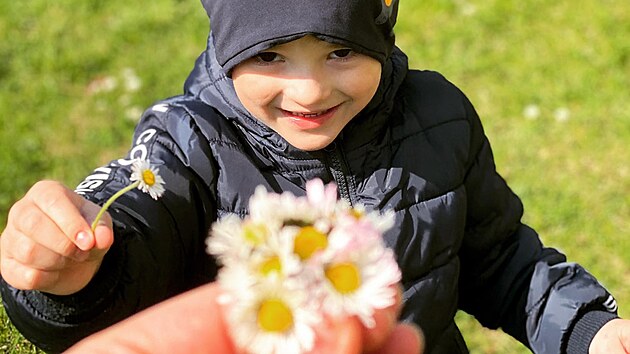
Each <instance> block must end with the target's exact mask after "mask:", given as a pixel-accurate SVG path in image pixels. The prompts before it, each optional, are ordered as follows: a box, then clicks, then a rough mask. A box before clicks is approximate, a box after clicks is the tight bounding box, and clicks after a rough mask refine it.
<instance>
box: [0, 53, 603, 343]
mask: <svg viewBox="0 0 630 354" xmlns="http://www.w3.org/2000/svg"><path fill="white" fill-rule="evenodd" d="M214 58H215V57H214V52H213V49H212V45H211V44H210V45H209V49H208V51H207V52H206V53H204V54H203V55H202V56H201V57H200V58H199V60H198V62H197V64H196V67H195V69H194V70H193V72H192V74H191V76H190V77H189V79H188V81H187V83H186V93H185V94H184V95H182V96H178V97H174V98H172V99H169V100H166V101H163V102H160V103H159V104H157V105H155V106H154V107H152V108H151V109H149V110H148V111H147V112H146V113H145V115H144V117H143V119H142V121H141V123H140V124H139V126H138V128H137V131H136V134H135V137H134V145H133V147H132V148H131V150H130V153H129V156H127V157H126V158H125V159H121V160H116V161H113V162H112V163H110V164H109V165H107V166H105V167H101V168H99V169H97V170H95V171H94V173H93V174H92V175H91V176H89V177H88V178H87V179H86V180H85V181H84V182H83V183H81V184H80V185H79V186H78V188H77V192H78V193H80V194H83V195H85V197H86V198H89V199H91V200H93V201H96V202H98V203H102V202H103V201H104V200H105V199H107V198H108V197H109V196H110V195H112V194H113V193H114V192H115V191H117V190H119V189H121V188H122V187H123V186H125V185H127V184H128V183H129V180H128V176H129V174H130V172H129V168H128V166H129V160H130V159H131V158H148V159H150V160H151V162H152V163H154V164H158V165H159V168H160V174H161V175H162V176H163V178H164V179H165V180H166V183H167V192H166V194H165V196H164V197H163V198H161V199H160V200H159V201H154V200H152V199H151V198H150V197H149V196H148V195H146V194H142V193H141V192H139V191H134V192H130V193H127V194H125V195H124V196H123V197H122V198H120V199H119V201H118V202H117V203H116V204H115V205H114V206H113V208H112V209H111V213H112V216H113V218H114V221H115V229H116V241H115V244H114V246H113V247H112V249H111V250H110V252H109V253H108V254H107V256H106V259H105V261H104V264H103V266H102V268H101V270H100V271H99V273H98V274H97V276H96V278H95V279H94V280H93V281H92V282H91V283H90V284H89V285H88V286H87V287H86V288H85V289H83V290H82V291H80V292H79V293H77V294H75V295H72V296H65V297H60V296H51V295H47V294H43V293H39V292H29V291H18V290H15V289H13V288H11V287H10V286H8V285H7V284H6V283H4V282H3V284H2V295H3V300H4V304H5V306H6V309H7V311H8V313H9V315H10V317H11V319H12V321H13V322H14V323H15V325H16V326H17V327H18V328H19V329H20V330H21V331H22V332H23V333H24V335H25V336H26V337H27V338H29V339H30V340H32V341H33V342H34V343H36V344H38V345H39V346H41V347H42V348H45V349H47V350H50V351H59V350H63V349H64V348H66V347H67V346H69V345H71V344H72V343H74V342H75V341H77V340H79V339H80V338H82V337H84V336H86V335H88V334H90V333H92V332H94V331H96V330H98V329H101V328H103V327H105V326H107V325H109V324H112V323H114V322H116V321H118V320H121V319H123V318H125V317H127V316H129V315H131V314H133V313H135V312H137V311H139V310H141V309H143V308H145V307H147V306H149V305H152V304H154V303H155V302H158V301H160V300H162V299H164V298H166V297H168V296H171V295H174V294H176V293H178V292H181V291H184V290H186V289H189V288H191V287H194V286H196V285H198V284H201V283H203V282H207V281H210V280H212V279H213V277H214V276H215V274H216V266H215V264H214V262H213V261H212V259H211V258H210V257H208V256H207V255H206V253H205V245H204V239H205V238H206V234H207V231H208V229H209V226H210V225H211V223H212V222H213V221H214V220H216V219H217V217H219V218H220V217H222V216H224V215H227V214H233V213H234V214H238V215H241V216H242V215H245V214H247V212H248V211H247V201H248V199H249V197H250V196H251V195H252V194H253V192H254V189H255V187H256V186H257V185H260V184H262V185H264V186H266V187H267V188H268V189H269V190H272V191H276V192H280V191H291V192H293V193H296V194H299V195H301V194H304V185H305V182H306V181H307V180H309V179H311V178H315V177H319V178H321V179H323V180H324V181H325V182H330V181H334V182H336V183H337V185H338V187H339V191H340V194H341V196H342V197H343V198H345V199H347V200H348V201H350V202H351V203H353V204H357V203H362V204H364V205H366V206H367V207H368V208H369V209H393V210H395V212H396V225H395V227H394V228H393V229H392V230H391V231H390V232H388V233H387V235H386V240H387V243H388V245H389V246H390V247H392V248H393V249H394V250H395V252H396V255H397V257H398V262H399V264H400V267H401V268H402V271H403V285H404V289H405V291H404V299H405V307H404V311H403V314H402V317H403V319H405V320H408V321H413V322H415V323H417V324H419V325H420V327H422V329H423V330H424V333H425V335H426V338H427V346H428V350H427V353H465V352H467V349H466V346H465V343H464V341H463V339H462V337H461V335H460V333H459V330H458V329H457V327H456V326H455V323H454V320H453V317H454V315H455V313H456V311H457V310H458V309H463V310H465V311H467V312H469V313H471V314H473V315H474V316H476V317H477V318H478V319H479V320H480V321H481V322H482V323H483V324H484V325H485V326H488V327H490V328H498V327H501V328H503V329H504V330H505V331H506V332H508V333H510V334H511V335H513V336H514V337H516V338H517V339H518V340H520V341H521V342H523V343H525V344H526V345H528V346H530V347H531V348H532V349H534V350H535V351H536V352H538V353H560V352H563V351H564V350H565V349H566V348H567V345H568V343H569V336H570V334H571V333H574V334H578V335H576V336H572V340H571V343H572V344H571V345H577V347H580V345H584V343H580V342H579V341H580V340H584V341H586V343H588V340H590V338H592V336H593V335H594V333H595V331H596V330H597V329H598V328H600V327H601V326H602V325H603V323H605V322H606V321H608V320H610V319H611V318H614V317H615V314H614V311H615V310H614V309H613V308H611V307H612V306H609V307H606V306H605V305H611V304H612V303H614V300H612V298H610V295H609V294H608V293H607V291H606V290H605V289H604V288H602V287H601V286H600V285H599V284H598V282H597V281H596V280H595V279H594V278H593V277H592V276H590V275H589V274H588V273H587V272H586V271H584V270H583V269H582V268H581V267H580V266H578V265H576V264H570V263H566V262H565V257H564V256H563V255H562V254H560V253H558V252H557V251H555V250H553V249H548V248H543V246H542V245H541V243H540V241H539V239H538V236H537V234H536V233H535V232H534V231H533V230H532V229H531V228H529V227H527V226H525V225H523V224H522V223H521V221H520V219H521V215H522V205H521V202H520V201H519V199H518V198H517V196H516V195H514V194H513V193H512V191H511V190H510V189H509V188H508V186H507V185H506V183H505V181H504V180H503V179H502V178H501V177H500V176H499V175H498V174H497V173H496V172H495V166H494V162H493V157H492V153H491V149H490V144H489V143H488V140H487V139H486V137H485V136H484V133H483V130H482V126H481V123H480V121H479V119H478V117H477V114H476V113H475V110H474V109H473V107H472V105H471V104H470V103H469V101H468V100H467V99H466V97H465V96H464V95H463V94H462V93H461V92H460V91H459V90H458V89H457V88H456V87H454V86H453V85H452V84H450V83H449V82H448V81H446V80H445V79H444V78H443V77H442V76H440V75H439V74H436V73H433V72H420V71H408V70H407V61H406V57H405V56H404V54H402V53H401V52H400V51H398V50H396V51H395V53H394V54H393V56H392V58H391V59H390V61H389V62H388V63H387V64H386V65H385V67H384V70H383V72H384V74H383V78H384V79H383V80H382V82H381V85H380V88H379V90H378V92H377V94H376V96H375V98H374V99H373V100H372V102H371V103H370V104H369V105H368V107H366V109H365V110H364V111H363V112H361V113H360V115H359V116H357V117H356V118H355V119H354V120H353V121H352V122H351V123H350V124H349V125H348V126H347V127H346V128H345V129H344V130H343V132H342V134H341V135H340V136H339V137H338V138H337V139H336V140H335V141H334V142H333V143H332V144H331V145H330V146H328V147H327V148H325V149H323V150H321V151H314V152H304V151H299V150H296V149H295V148H293V147H292V146H290V145H288V144H287V143H286V141H284V140H283V139H282V138H281V137H280V136H278V135H277V134H276V133H275V132H273V131H271V130H270V129H268V128H266V127H265V126H263V125H261V124H260V123H258V122H257V121H256V120H255V119H254V118H252V117H251V116H249V115H248V113H247V112H246V111H245V110H244V109H243V107H242V106H241V104H240V103H239V101H238V99H237V98H236V95H235V92H234V90H233V87H232V85H231V80H230V79H229V78H227V77H225V76H223V75H221V74H220V70H218V67H217V64H216V61H215V59H214ZM607 311H608V312H607ZM578 319H581V320H580V321H577V320H578ZM576 321H577V322H576ZM576 323H578V325H576ZM574 328H575V329H574ZM575 339H577V341H575V342H574V340H575Z"/></svg>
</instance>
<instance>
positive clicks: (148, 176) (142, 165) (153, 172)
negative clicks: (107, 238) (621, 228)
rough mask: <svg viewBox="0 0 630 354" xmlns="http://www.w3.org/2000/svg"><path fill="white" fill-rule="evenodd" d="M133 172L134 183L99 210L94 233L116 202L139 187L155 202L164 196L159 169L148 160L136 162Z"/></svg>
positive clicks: (111, 198) (116, 194) (110, 198)
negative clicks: (104, 215)
mask: <svg viewBox="0 0 630 354" xmlns="http://www.w3.org/2000/svg"><path fill="white" fill-rule="evenodd" d="M131 172H132V173H131V176H130V180H131V182H132V183H131V184H130V185H128V186H126V187H125V188H123V189H121V190H119V191H118V192H116V193H114V195H112V196H111V197H109V199H107V201H105V203H104V204H103V206H101V210H99V212H98V214H97V215H96V218H94V220H93V221H92V232H94V231H95V230H96V226H97V225H98V223H99V221H100V220H101V217H102V216H103V214H105V211H107V209H108V208H109V207H110V206H111V205H112V204H113V203H114V201H115V200H116V199H118V198H119V197H120V196H121V195H123V194H125V193H127V192H129V191H130V190H132V189H134V188H136V187H137V188H138V189H140V190H142V191H143V192H144V193H149V195H151V197H152V198H153V199H155V200H157V199H158V198H159V197H161V196H162V194H164V191H165V189H164V179H162V177H161V176H160V175H159V174H158V172H159V169H157V168H153V167H151V164H150V163H149V161H148V160H135V161H134V163H133V165H132V166H131Z"/></svg>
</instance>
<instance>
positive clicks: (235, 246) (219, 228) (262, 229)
mask: <svg viewBox="0 0 630 354" xmlns="http://www.w3.org/2000/svg"><path fill="white" fill-rule="evenodd" d="M272 232H273V230H271V229H270V227H269V225H267V224H264V223H256V222H253V221H251V220H249V219H247V220H241V218H239V217H238V216H236V215H228V216H226V217H224V218H222V219H221V220H219V221H217V222H215V223H214V224H213V225H212V228H211V230H210V236H209V237H208V238H207V239H206V246H207V251H208V253H210V254H211V255H213V256H215V257H217V259H218V260H219V261H220V262H221V263H223V264H226V263H227V262H229V261H228V260H229V259H235V260H239V259H247V258H248V257H249V256H250V255H251V253H252V252H253V250H254V249H255V248H258V247H264V245H265V243H266V242H268V240H269V239H270V238H271V237H270V235H271V234H272Z"/></svg>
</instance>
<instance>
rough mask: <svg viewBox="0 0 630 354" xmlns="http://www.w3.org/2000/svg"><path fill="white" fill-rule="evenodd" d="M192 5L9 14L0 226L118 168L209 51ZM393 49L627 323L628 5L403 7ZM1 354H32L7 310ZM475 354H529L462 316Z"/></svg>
mask: <svg viewBox="0 0 630 354" xmlns="http://www.w3.org/2000/svg"><path fill="white" fill-rule="evenodd" d="M207 28H208V23H207V19H206V15H205V13H204V11H203V9H202V7H201V5H200V4H199V2H198V1H195V0H179V1H176V0H153V1H136V2H129V1H122V0H109V1H101V0H60V1H56V2H52V1H45V0H28V1H1V2H0V226H1V227H2V228H4V225H5V224H6V218H7V213H8V210H9V208H10V206H11V204H12V203H13V202H14V201H15V200H17V199H18V198H20V197H21V196H22V195H23V194H24V193H25V192H26V191H27V189H28V188H29V186H30V185H32V184H33V183H34V182H35V181H37V180H40V179H57V180H61V181H64V182H65V183H67V184H68V185H70V186H74V185H76V184H77V183H78V182H79V181H80V180H81V179H82V177H83V176H85V175H86V174H88V173H89V172H90V171H91V170H92V169H93V168H94V167H96V166H98V165H100V164H103V163H105V162H107V161H109V160H110V159H112V158H117V157H119V156H120V155H121V154H123V153H124V152H125V151H126V149H127V147H128V146H129V145H130V143H131V133H132V129H133V127H134V125H135V123H136V121H137V118H138V117H139V115H140V114H141V112H142V110H143V109H144V108H146V107H148V106H150V105H151V104H152V102H154V101H156V100H158V99H161V98H164V97H168V96H171V95H175V94H178V93H180V92H181V87H182V85H183V81H184V79H185V77H186V75H187V74H188V72H189V70H190V68H191V67H192V64H193V61H194V59H195V58H196V56H197V55H198V53H199V52H200V51H201V50H202V49H203V48H204V46H205V39H206V35H207ZM396 33H397V41H398V44H399V46H401V47H402V48H403V50H405V51H406V52H407V54H408V55H409V56H410V65H411V66H412V67H413V68H423V69H432V70H437V71H439V72H441V73H442V74H444V75H445V76H446V77H447V78H448V79H449V80H451V81H452V82H454V83H455V84H456V85H457V86H459V87H460V88H461V89H462V90H463V91H464V92H465V93H467V95H468V96H469V98H470V99H471V101H472V102H473V103H474V104H475V106H476V108H477V110H478V112H479V114H480V116H481V117H482V120H483V122H484V124H485V129H486V133H487V135H488V136H489V138H490V140H491V142H492V145H493V148H494V151H495V157H496V162H497V166H498V170H499V171H500V172H501V173H502V174H503V175H504V177H505V178H506V179H507V180H508V182H509V183H510V185H511V187H512V188H513V189H514V190H515V191H516V193H518V194H519V195H520V196H521V197H522V199H523V202H524V204H525V210H526V212H525V222H527V223H529V224H530V225H532V226H533V227H534V228H536V229H537V230H538V231H539V233H540V234H541V237H542V239H543V240H544V242H545V243H546V244H548V245H550V246H554V247H557V248H559V249H561V250H562V251H564V252H565V253H567V254H568V255H569V258H570V259H571V260H574V261H579V262H580V263H581V264H583V265H584V266H585V267H587V268H588V269H589V270H590V271H591V272H592V273H593V274H595V275H596V276H597V277H598V278H599V279H600V280H601V282H602V283H603V284H604V285H605V286H606V287H608V288H609V289H610V290H611V291H612V292H613V293H614V294H616V296H617V297H618V299H619V305H620V313H621V315H622V316H624V317H630V239H629V237H630V2H628V1H627V0H574V1H571V0H560V1H543V0H521V1H512V0H483V1H482V0H475V1H473V0H470V1H465V0H449V1H446V0H432V1H420V0H417V1H414V0H402V4H401V6H400V14H399V23H398V25H397V31H396ZM0 321H1V322H2V324H1V326H0V352H7V353H36V352H37V350H36V349H34V348H33V347H32V346H31V345H29V344H28V342H27V341H25V340H24V339H23V338H22V337H21V336H20V335H19V334H18V333H17V332H16V331H15V330H14V328H13V327H12V326H11V325H10V323H9V321H8V320H7V318H6V315H5V314H4V312H3V311H0ZM458 323H459V325H460V327H461V328H462V330H463V331H464V336H465V338H466V341H467V342H468V345H469V346H470V349H471V352H472V353H526V352H527V351H526V350H525V349H524V347H522V346H521V345H520V344H518V343H516V342H515V341H514V340H512V339H510V338H509V337H507V336H506V335H503V334H501V333H500V332H494V331H488V330H485V329H483V328H481V327H480V326H479V325H477V324H476V322H475V321H474V320H472V319H471V318H470V317H468V316H467V315H465V314H459V315H458Z"/></svg>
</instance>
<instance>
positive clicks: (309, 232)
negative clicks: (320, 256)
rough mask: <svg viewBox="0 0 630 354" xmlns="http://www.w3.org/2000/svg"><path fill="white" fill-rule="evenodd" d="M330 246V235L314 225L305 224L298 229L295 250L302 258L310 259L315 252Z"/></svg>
mask: <svg viewBox="0 0 630 354" xmlns="http://www.w3.org/2000/svg"><path fill="white" fill-rule="evenodd" d="M326 246H328V237H327V236H326V234H325V233H322V232H320V231H319V230H317V229H316V228H314V227H313V226H305V227H303V228H301V229H300V231H298V234H297V235H296V236H295V243H294V244H293V252H294V253H295V254H297V255H298V256H299V257H300V259H301V260H305V259H309V258H310V257H311V256H312V255H313V253H315V252H316V251H319V250H323V249H325V248H326Z"/></svg>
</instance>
